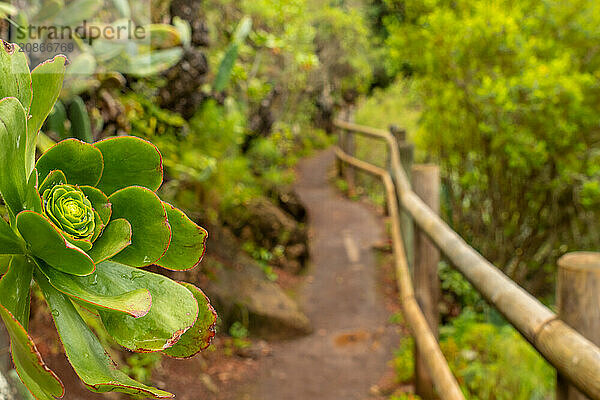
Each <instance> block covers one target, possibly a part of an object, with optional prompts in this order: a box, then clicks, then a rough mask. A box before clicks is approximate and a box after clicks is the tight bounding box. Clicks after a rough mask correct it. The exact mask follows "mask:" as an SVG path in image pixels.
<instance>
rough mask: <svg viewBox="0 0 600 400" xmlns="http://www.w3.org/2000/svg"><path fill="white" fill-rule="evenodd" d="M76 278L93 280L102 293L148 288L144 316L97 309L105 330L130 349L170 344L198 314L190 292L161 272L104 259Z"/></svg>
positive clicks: (138, 349) (144, 348)
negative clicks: (93, 270)
mask: <svg viewBox="0 0 600 400" xmlns="http://www.w3.org/2000/svg"><path fill="white" fill-rule="evenodd" d="M79 279H81V280H82V281H87V282H88V283H91V282H92V281H94V280H95V281H96V285H97V286H96V287H97V290H98V291H104V292H103V293H105V294H106V295H113V294H116V293H122V292H123V291H131V290H136V289H140V288H146V289H148V290H149V291H150V294H151V295H152V308H151V309H150V312H149V313H148V314H147V315H146V316H144V317H141V318H133V317H130V316H128V315H125V314H123V313H116V312H112V311H108V310H100V317H101V318H102V322H103V323H104V326H105V327H106V330H107V331H108V333H109V334H110V335H111V336H112V337H113V338H114V339H115V340H116V341H117V343H119V344H120V345H121V346H123V347H125V348H128V349H130V350H133V351H141V352H149V351H160V350H164V349H166V348H169V347H171V346H173V345H174V344H175V343H176V342H177V341H178V340H179V338H180V337H181V335H183V334H184V333H185V332H186V331H187V330H188V329H190V328H191V327H192V325H194V322H195V321H196V318H197V316H198V303H197V301H196V299H195V298H194V296H193V295H192V293H191V292H190V291H189V290H188V289H186V288H185V287H183V286H181V285H180V284H178V283H176V282H174V281H172V280H170V279H169V278H167V277H164V276H162V275H158V274H154V273H151V272H148V271H145V270H141V269H136V268H132V267H128V266H126V265H123V264H119V263H116V262H113V261H104V262H101V263H99V264H98V266H97V269H96V273H95V274H93V275H92V276H88V277H84V278H79Z"/></svg>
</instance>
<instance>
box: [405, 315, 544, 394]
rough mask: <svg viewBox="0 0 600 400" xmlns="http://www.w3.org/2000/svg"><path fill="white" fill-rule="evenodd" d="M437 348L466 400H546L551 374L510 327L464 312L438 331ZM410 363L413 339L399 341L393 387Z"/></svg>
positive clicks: (410, 373)
mask: <svg viewBox="0 0 600 400" xmlns="http://www.w3.org/2000/svg"><path fill="white" fill-rule="evenodd" d="M440 346H441V348H442V352H443V353H444V356H445V357H446V359H447V360H448V363H449V365H450V368H451V370H452V372H453V373H454V375H455V376H456V377H457V379H458V381H459V384H460V386H461V388H462V391H463V393H464V395H465V398H467V399H473V400H475V399H497V400H509V399H521V400H530V399H539V400H542V399H550V398H552V394H553V393H554V384H555V381H556V376H555V372H554V369H553V368H552V367H551V366H550V365H549V364H548V363H547V362H546V361H545V360H544V359H543V358H542V357H541V356H540V355H539V354H538V353H537V352H536V351H535V349H533V347H531V345H530V344H529V343H527V341H525V339H523V338H522V337H521V336H520V335H519V333H518V332H517V331H515V330H514V329H513V328H512V327H511V326H510V325H506V324H500V325H497V324H492V323H490V322H486V321H485V319H484V318H483V316H482V315H481V314H477V313H474V312H473V311H471V310H470V309H467V310H465V311H464V312H463V313H462V314H461V315H460V316H459V317H457V318H456V319H454V320H453V321H452V322H451V323H450V324H449V325H446V326H443V327H441V329H440ZM413 359H414V342H413V339H412V338H410V337H407V338H404V339H402V341H401V343H400V347H399V349H398V350H396V352H395V358H394V368H395V370H396V374H397V379H398V381H399V382H406V381H409V380H411V378H412V376H413V372H414V361H413Z"/></svg>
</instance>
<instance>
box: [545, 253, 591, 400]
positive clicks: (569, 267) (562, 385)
mask: <svg viewBox="0 0 600 400" xmlns="http://www.w3.org/2000/svg"><path fill="white" fill-rule="evenodd" d="M556 305H557V307H558V317H559V318H560V319H561V320H562V321H563V322H565V323H566V324H567V325H569V326H570V327H571V328H573V329H575V330H576V331H578V332H579V333H581V334H582V335H583V336H585V338H586V339H588V340H590V341H591V342H593V343H594V344H596V345H600V253H592V252H574V253H569V254H565V255H564V256H562V257H561V258H560V259H559V260H558V278H557V284H556ZM573 357H577V355H576V354H573ZM597 372H598V374H599V375H597V376H596V377H595V378H596V379H600V371H597ZM587 399H589V398H588V397H587V396H585V395H583V394H581V392H580V391H579V390H577V389H576V388H575V387H573V386H572V385H569V384H568V382H567V380H566V379H565V378H563V377H562V376H561V375H560V374H558V376H557V385H556V400H587Z"/></svg>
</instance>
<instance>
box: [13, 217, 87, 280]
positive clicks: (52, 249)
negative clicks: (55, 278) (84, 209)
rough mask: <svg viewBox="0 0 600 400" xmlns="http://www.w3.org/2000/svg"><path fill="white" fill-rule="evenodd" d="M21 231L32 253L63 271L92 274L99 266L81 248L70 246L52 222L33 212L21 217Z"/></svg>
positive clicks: (19, 225)
mask: <svg viewBox="0 0 600 400" xmlns="http://www.w3.org/2000/svg"><path fill="white" fill-rule="evenodd" d="M16 223H17V229H18V230H19V232H20V233H21V236H23V239H25V242H27V246H28V249H29V250H28V251H30V252H31V254H33V255H34V256H36V257H38V258H41V259H42V260H44V261H45V262H46V263H48V264H49V265H50V266H52V267H54V268H56V269H58V270H59V271H62V272H65V273H67V274H73V275H79V276H83V275H89V274H91V273H92V272H94V269H95V265H94V262H93V261H92V259H91V258H90V256H88V255H87V254H86V253H85V252H84V251H83V250H81V249H80V248H79V247H77V246H74V245H72V244H71V243H69V242H68V241H67V240H66V239H65V238H64V236H63V235H61V233H60V231H59V230H58V229H57V228H56V227H55V226H54V225H53V224H52V222H50V220H49V219H47V218H46V217H44V216H43V215H41V214H38V213H36V212H33V211H23V212H21V213H19V214H18V215H17V219H16Z"/></svg>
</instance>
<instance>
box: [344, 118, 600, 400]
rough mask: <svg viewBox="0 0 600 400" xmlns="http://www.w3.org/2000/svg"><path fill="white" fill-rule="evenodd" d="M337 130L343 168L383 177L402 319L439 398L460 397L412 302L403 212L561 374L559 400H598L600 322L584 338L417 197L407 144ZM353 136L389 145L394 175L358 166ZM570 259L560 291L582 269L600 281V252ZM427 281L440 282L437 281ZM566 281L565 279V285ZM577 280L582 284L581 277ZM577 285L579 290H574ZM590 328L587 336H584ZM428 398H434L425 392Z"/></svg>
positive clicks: (591, 298)
mask: <svg viewBox="0 0 600 400" xmlns="http://www.w3.org/2000/svg"><path fill="white" fill-rule="evenodd" d="M335 126H336V127H337V128H338V129H339V131H340V140H339V143H340V146H341V147H342V148H340V147H337V148H336V149H335V152H336V155H337V157H338V159H339V160H340V163H341V164H342V165H344V164H345V165H346V166H350V167H351V168H356V169H358V170H362V171H364V172H367V173H370V174H372V175H375V176H378V177H379V178H381V179H382V180H383V184H384V186H385V189H386V198H387V206H388V210H389V214H390V217H391V220H392V244H393V249H394V256H395V263H396V274H397V280H398V287H399V292H400V297H401V302H402V308H403V312H404V316H405V319H406V320H407V322H408V325H409V327H410V329H411V332H412V334H413V336H414V339H415V343H416V347H417V349H418V353H419V358H420V359H422V360H421V361H422V363H423V364H424V365H425V367H426V370H427V372H428V374H429V377H430V379H431V380H432V382H433V385H434V386H435V388H436V389H437V394H438V395H439V396H440V397H441V398H442V399H463V395H462V393H461V391H460V389H459V387H458V384H457V382H456V379H455V378H454V377H453V376H452V374H451V372H450V368H449V367H448V364H447V362H446V360H445V359H444V357H443V355H442V352H441V350H440V348H439V345H438V343H437V341H436V337H435V335H434V333H433V332H434V331H436V332H437V327H436V326H432V322H430V323H429V324H428V323H427V320H426V319H425V316H424V314H423V312H422V309H421V308H422V306H423V305H422V304H421V306H420V305H419V304H418V302H417V299H416V297H415V289H414V288H413V283H412V282H413V281H412V277H411V271H410V270H409V259H408V258H407V252H406V243H407V240H406V237H404V238H403V237H402V233H403V231H405V230H406V228H405V227H404V229H403V226H402V225H403V224H402V222H401V220H402V218H401V217H400V213H401V212H402V211H404V212H405V213H407V214H408V215H410V217H412V220H413V221H414V224H415V227H416V228H418V229H419V230H421V231H422V232H424V233H425V234H426V235H427V236H428V237H429V238H430V240H431V241H432V242H433V243H434V244H435V246H437V248H439V250H441V252H442V253H443V254H444V255H445V256H446V257H447V258H448V260H449V261H450V262H451V263H452V264H453V266H454V267H455V268H456V269H457V270H458V271H459V272H461V273H462V274H463V275H464V276H465V277H466V278H467V280H468V281H469V282H471V284H472V285H473V286H474V288H475V289H476V290H477V291H478V292H479V293H480V294H481V295H482V296H483V297H484V298H485V299H486V300H487V301H488V302H489V303H490V304H491V305H492V306H494V307H495V308H496V309H497V310H498V311H499V312H500V313H501V314H502V315H503V316H504V317H505V318H506V319H507V320H508V322H510V323H511V324H512V325H513V326H514V327H515V328H516V329H517V330H518V331H519V332H520V333H521V334H522V335H523V336H524V337H525V339H527V340H528V341H529V342H530V343H531V344H532V345H533V346H534V347H535V348H536V349H537V350H538V352H539V353H540V354H542V355H543V356H544V357H545V358H546V359H547V360H548V361H549V362H550V363H551V364H552V365H553V366H554V367H555V368H556V369H557V371H558V376H559V378H558V382H559V383H558V387H557V400H567V399H569V400H571V399H583V398H585V397H583V396H582V395H581V394H577V390H576V389H575V388H577V389H579V391H581V393H584V394H585V395H587V396H589V398H590V399H594V400H600V349H599V348H598V347H597V346H596V345H595V344H594V343H592V342H591V341H590V340H588V339H586V337H584V336H583V334H582V333H584V334H587V335H588V336H594V335H596V337H597V335H598V332H592V331H591V328H590V327H595V330H597V328H598V327H600V321H591V322H590V321H587V322H586V323H583V324H581V327H579V326H576V327H575V328H578V329H579V328H581V329H580V330H581V331H582V333H579V332H578V331H576V330H575V329H573V328H572V327H570V326H569V325H567V323H565V322H564V321H563V320H566V321H567V322H571V321H569V316H568V315H567V314H566V313H565V315H564V316H563V314H562V313H561V315H560V317H561V318H559V316H557V315H556V314H555V313H554V312H552V311H551V310H550V309H548V308H547V307H546V306H544V305H543V304H542V303H541V302H540V301H538V300H537V299H536V298H535V297H534V296H532V295H531V294H529V293H528V292H526V291H525V290H524V289H523V288H521V287H520V286H519V285H517V284H516V283H515V282H513V281H512V280H511V279H509V278H508V277H507V276H506V275H504V274H503V273H502V272H501V271H500V270H499V269H498V268H497V267H495V266H494V265H493V264H492V263H490V262H489V261H488V260H486V259H485V258H484V257H483V256H481V255H480V254H479V253H478V252H477V251H476V250H474V249H473V248H472V247H471V246H469V245H468V244H467V243H466V242H465V241H464V240H463V239H462V238H461V237H460V236H459V235H458V234H457V233H456V232H455V231H453V230H452V228H450V227H449V226H448V225H447V224H446V223H445V222H444V221H443V220H442V219H441V218H440V217H439V216H438V215H437V214H436V213H435V212H434V211H433V210H432V209H431V208H430V207H429V206H428V205H426V204H425V203H424V202H423V200H422V199H421V198H420V197H419V196H418V195H417V194H416V193H415V192H414V191H413V189H412V186H411V183H410V181H409V179H408V177H407V173H406V171H405V168H404V167H403V163H402V159H403V158H404V159H406V157H402V156H401V150H400V149H402V148H406V146H405V144H404V143H402V142H401V143H398V140H397V138H395V137H394V136H395V135H393V134H392V133H390V132H388V131H385V130H379V129H374V128H370V127H364V126H359V125H355V124H351V123H348V122H345V121H340V120H336V121H335ZM353 134H360V135H363V136H368V137H372V138H375V139H379V140H383V141H384V142H385V143H387V149H388V151H389V158H388V160H389V162H388V164H389V165H388V168H389V171H388V170H386V169H383V168H380V167H377V166H374V165H372V164H369V163H367V162H365V161H361V160H359V159H357V158H356V157H354V156H353V154H351V153H352V152H353V146H354V142H353V140H352V139H351V137H352V135H353ZM400 140H402V137H400ZM405 236H406V234H405ZM570 257H571V259H565V260H563V262H562V263H561V262H559V271H560V272H561V273H559V283H558V286H559V287H560V286H561V285H562V286H566V287H570V285H569V284H566V282H568V280H569V279H571V278H570V277H573V278H572V279H575V278H574V274H577V273H579V274H581V273H582V271H583V273H586V271H587V273H589V274H591V275H590V276H592V277H594V279H598V282H600V278H598V271H600V256H599V255H598V254H597V253H585V254H584V253H582V254H571V255H570ZM561 264H562V265H561ZM561 268H562V269H561ZM570 271H571V272H570ZM412 272H413V274H412V275H418V274H419V271H415V270H413V271H412ZM430 279H438V278H437V275H435V276H431V277H430ZM561 279H562V280H563V283H562V284H561ZM578 279H581V276H580V277H579V278H578ZM592 280H593V279H592ZM594 282H595V281H594ZM598 282H597V283H596V284H598ZM574 285H575V286H577V284H574ZM571 286H573V285H571ZM598 286H600V284H598ZM596 289H597V290H598V291H597V293H587V294H586V296H587V299H586V300H585V301H582V303H584V304H586V306H587V307H596V308H600V287H596ZM564 296H565V294H564V293H563V294H562V298H561V297H560V296H559V303H560V304H563V305H565V304H567V303H568V304H571V305H570V307H571V308H572V307H573V306H572V304H574V303H575V304H576V303H577V302H578V301H579V299H577V298H572V299H569V300H570V301H566V300H565V299H564ZM573 296H575V294H573ZM421 303H422V302H421ZM560 304H559V306H560ZM590 311H591V310H590ZM586 312H587V311H586V310H585V309H584V310H579V313H586ZM591 315H598V313H597V312H595V310H594V312H592V313H591ZM430 319H431V318H430ZM579 319H581V318H579ZM584 319H585V318H584ZM571 320H572V321H573V323H575V324H577V322H576V321H575V320H576V318H571ZM432 328H433V331H432ZM586 330H587V332H583V331H586ZM517 362H518V361H517ZM571 385H573V386H571ZM418 394H420V393H418ZM577 396H582V397H577ZM424 397H430V396H429V395H427V394H425V396H424Z"/></svg>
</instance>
